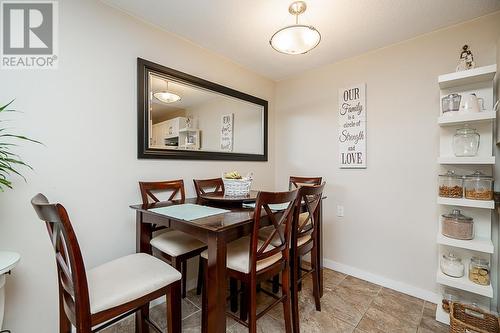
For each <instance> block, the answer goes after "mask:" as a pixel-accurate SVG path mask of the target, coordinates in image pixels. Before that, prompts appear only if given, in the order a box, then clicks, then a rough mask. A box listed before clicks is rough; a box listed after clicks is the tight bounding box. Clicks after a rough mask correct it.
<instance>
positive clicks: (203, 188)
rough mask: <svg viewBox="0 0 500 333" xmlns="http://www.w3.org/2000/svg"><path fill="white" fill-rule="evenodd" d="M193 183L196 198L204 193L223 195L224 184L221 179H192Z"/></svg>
mask: <svg viewBox="0 0 500 333" xmlns="http://www.w3.org/2000/svg"><path fill="white" fill-rule="evenodd" d="M193 183H194V189H195V191H196V196H197V197H198V198H199V197H200V196H201V195H202V194H206V193H220V194H224V182H223V181H222V178H212V179H193Z"/></svg>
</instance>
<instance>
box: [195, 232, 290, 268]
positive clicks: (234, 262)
mask: <svg viewBox="0 0 500 333" xmlns="http://www.w3.org/2000/svg"><path fill="white" fill-rule="evenodd" d="M262 244H264V242H263V241H259V244H258V245H257V248H259V247H260V246H262ZM273 248H274V247H273V246H272V245H269V246H268V247H267V248H266V251H269V250H271V249H273ZM201 256H202V257H203V258H204V259H208V252H207V251H206V250H205V251H203V252H202V253H201ZM280 259H281V252H279V253H276V254H274V255H272V256H270V257H269V258H266V259H264V260H260V261H258V262H257V271H260V270H262V269H264V268H266V267H269V266H271V265H272V264H274V263H275V262H277V261H278V260H280ZM227 268H229V269H232V270H235V271H238V272H242V273H245V274H248V273H250V237H248V236H247V237H243V238H240V239H237V240H235V241H233V242H231V243H229V244H227Z"/></svg>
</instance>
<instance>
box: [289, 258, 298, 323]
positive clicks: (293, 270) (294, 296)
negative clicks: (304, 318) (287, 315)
mask: <svg viewBox="0 0 500 333" xmlns="http://www.w3.org/2000/svg"><path fill="white" fill-rule="evenodd" d="M290 263H291V267H290V276H291V283H290V285H291V286H290V291H291V293H290V299H291V307H292V309H291V312H292V325H293V332H294V333H300V317H299V292H298V288H297V280H298V273H297V265H298V258H297V256H296V255H294V254H292V256H291V260H290Z"/></svg>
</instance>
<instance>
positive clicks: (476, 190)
mask: <svg viewBox="0 0 500 333" xmlns="http://www.w3.org/2000/svg"><path fill="white" fill-rule="evenodd" d="M464 188H465V198H466V199H472V200H492V199H493V177H491V176H487V175H485V174H484V173H482V172H481V171H479V170H476V171H475V172H474V173H472V174H470V175H467V176H465V178H464Z"/></svg>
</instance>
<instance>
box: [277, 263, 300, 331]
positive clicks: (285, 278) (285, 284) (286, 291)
mask: <svg viewBox="0 0 500 333" xmlns="http://www.w3.org/2000/svg"><path fill="white" fill-rule="evenodd" d="M281 285H282V290H281V292H282V293H283V296H284V299H283V315H284V317H285V332H286V333H292V323H291V316H290V269H289V267H288V265H287V266H286V267H285V269H284V270H283V272H282V274H281ZM296 333H299V332H298V331H297V332H296Z"/></svg>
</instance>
